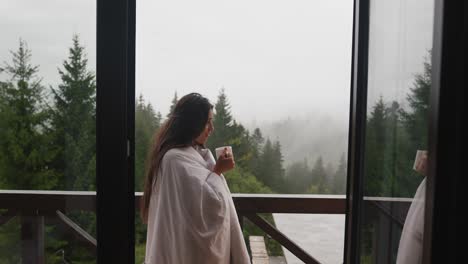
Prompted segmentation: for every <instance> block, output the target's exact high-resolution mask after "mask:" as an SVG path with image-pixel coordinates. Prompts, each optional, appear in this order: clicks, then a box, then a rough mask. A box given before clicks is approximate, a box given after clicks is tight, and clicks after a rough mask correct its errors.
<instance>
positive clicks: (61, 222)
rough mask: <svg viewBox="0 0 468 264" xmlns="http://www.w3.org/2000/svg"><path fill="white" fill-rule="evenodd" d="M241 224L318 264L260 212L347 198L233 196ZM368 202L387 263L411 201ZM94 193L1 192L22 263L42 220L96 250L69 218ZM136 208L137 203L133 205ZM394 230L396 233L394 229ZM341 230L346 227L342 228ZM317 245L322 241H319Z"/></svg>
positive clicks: (334, 206) (323, 206)
mask: <svg viewBox="0 0 468 264" xmlns="http://www.w3.org/2000/svg"><path fill="white" fill-rule="evenodd" d="M141 195H142V194H141V193H135V197H136V200H135V203H136V204H138V203H139V198H140V197H141ZM233 200H234V203H235V206H236V209H237V212H238V215H239V220H240V223H241V226H242V225H243V224H244V222H245V221H250V222H252V223H253V224H255V225H256V226H258V227H259V228H260V229H262V230H263V231H264V232H265V234H266V235H268V236H269V237H271V238H272V239H274V240H276V241H277V242H279V243H280V244H281V245H282V246H283V247H284V248H286V249H287V250H289V251H290V252H291V253H292V254H294V255H295V256H296V257H297V258H299V259H300V260H302V261H303V262H304V263H320V262H319V261H318V260H317V259H316V258H314V256H311V255H310V254H309V253H308V252H306V251H305V250H304V249H302V248H301V247H300V246H299V245H298V244H296V243H295V242H294V241H292V240H291V239H290V238H288V237H287V236H286V235H285V234H284V233H283V232H281V231H280V230H278V229H277V228H276V227H274V226H272V225H271V224H270V223H268V222H267V221H265V220H264V219H263V218H262V217H261V216H259V215H258V214H259V213H285V214H345V212H346V198H345V196H343V195H254V194H233ZM364 202H365V203H368V204H371V205H372V206H371V207H368V208H372V209H371V210H368V212H365V214H366V217H367V219H374V220H375V222H374V224H376V228H375V230H376V232H374V233H373V235H374V236H378V239H374V240H373V241H379V245H377V247H376V248H377V249H381V250H377V251H375V252H374V254H373V255H372V256H371V258H372V259H374V260H375V261H376V263H391V258H392V256H391V254H389V252H392V251H391V250H390V251H389V250H388V249H389V247H394V244H395V241H396V242H397V243H396V245H397V246H398V240H399V237H398V236H395V233H398V231H401V228H402V226H403V223H404V219H405V217H406V213H407V211H408V208H409V205H410V203H411V199H405V198H385V197H365V198H364ZM95 204H96V193H95V192H74V191H16V190H15V191H13V190H6V191H5V190H4V191H0V208H1V209H4V210H6V212H4V213H3V214H1V215H0V225H3V224H5V223H7V222H9V221H10V220H12V219H13V218H15V217H19V218H20V223H21V238H22V244H21V255H22V261H23V263H45V260H44V240H45V237H44V232H45V229H44V227H45V224H51V225H55V226H57V227H59V228H60V230H62V231H63V232H64V233H67V234H69V235H71V236H73V238H74V239H75V240H76V241H78V242H79V243H81V244H82V245H83V246H85V247H86V248H87V249H88V250H89V251H90V252H91V253H92V254H96V246H97V241H96V239H95V238H94V237H92V236H91V235H89V234H88V233H87V232H86V231H85V230H83V229H82V228H81V227H80V226H79V225H77V224H76V223H74V222H73V221H72V220H71V219H70V218H68V217H67V213H68V212H71V211H74V210H81V211H90V212H94V211H95V210H96V208H95ZM136 208H138V206H136ZM395 231H397V232H395ZM343 232H344V230H343ZM317 243H320V241H317Z"/></svg>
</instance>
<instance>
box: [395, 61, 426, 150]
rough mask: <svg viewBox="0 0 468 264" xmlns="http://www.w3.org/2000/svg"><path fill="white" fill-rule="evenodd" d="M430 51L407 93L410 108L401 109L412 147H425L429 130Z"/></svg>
mask: <svg viewBox="0 0 468 264" xmlns="http://www.w3.org/2000/svg"><path fill="white" fill-rule="evenodd" d="M431 56H432V53H431V52H429V55H428V57H427V58H426V61H425V62H424V71H423V73H420V74H417V75H416V78H415V81H414V83H413V87H412V88H410V93H409V94H408V95H407V100H408V102H409V106H410V110H409V111H408V112H407V111H404V110H402V111H401V114H402V118H403V122H404V124H405V126H406V129H407V131H408V133H409V137H410V141H411V148H412V149H427V144H428V130H429V124H428V121H429V112H428V111H429V93H430V89H431V83H432V82H431V71H432V67H431V64H430V59H431Z"/></svg>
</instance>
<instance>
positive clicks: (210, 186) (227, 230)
mask: <svg viewBox="0 0 468 264" xmlns="http://www.w3.org/2000/svg"><path fill="white" fill-rule="evenodd" d="M213 130H214V128H213V106H212V105H211V104H210V102H209V101H208V99H206V98H204V97H202V96H201V95H200V94H197V93H191V94H188V95H186V96H184V97H182V98H180V100H179V101H178V102H177V104H176V106H175V108H174V110H173V112H172V113H171V115H170V117H169V119H168V120H167V121H166V122H165V123H164V124H163V126H162V127H161V129H160V131H159V132H158V133H157V135H156V140H155V142H154V146H153V147H152V149H151V153H150V156H149V159H148V167H147V172H146V179H145V187H144V194H143V198H142V204H141V213H142V218H143V221H144V222H145V223H147V225H148V231H147V240H146V257H145V263H146V264H155V263H157V264H172V263H174V264H185V263H206V264H210V263H213V264H214V263H216V264H218V263H236V264H237V263H240V264H242V263H250V258H249V256H248V253H247V248H246V245H245V242H244V238H243V235H242V231H241V229H240V226H239V221H238V219H237V214H236V210H235V207H234V203H233V201H232V197H231V193H230V191H229V188H228V186H227V183H226V180H225V179H224V176H223V174H222V173H224V172H226V171H229V170H231V169H232V168H233V167H234V160H233V157H232V155H231V154H230V153H228V152H227V151H226V150H225V151H224V153H223V155H222V156H221V157H220V158H219V159H218V160H217V161H216V162H215V160H214V158H213V155H212V154H211V152H210V151H209V150H208V149H206V148H205V147H204V145H205V143H206V141H207V139H208V137H209V136H210V134H211V133H212V132H213Z"/></svg>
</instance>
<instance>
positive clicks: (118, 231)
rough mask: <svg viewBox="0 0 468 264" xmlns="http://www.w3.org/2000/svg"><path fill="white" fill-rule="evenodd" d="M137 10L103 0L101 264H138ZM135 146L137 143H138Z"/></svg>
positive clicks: (119, 0)
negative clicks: (135, 141) (135, 158)
mask: <svg viewBox="0 0 468 264" xmlns="http://www.w3.org/2000/svg"><path fill="white" fill-rule="evenodd" d="M134 8H135V5H134V1H130V0H97V36H96V39H97V58H96V59H97V63H96V80H97V98H96V99H97V104H96V109H97V124H96V125H97V158H96V159H97V160H96V163H97V164H96V166H97V175H96V187H97V199H96V203H97V204H96V211H97V212H96V213H97V242H98V244H97V260H98V263H101V264H106V263H133V262H134V209H135V206H134V184H133V177H132V176H133V174H129V172H132V168H133V165H132V164H131V163H132V162H131V161H132V157H133V154H132V153H131V152H133V149H131V148H130V141H129V139H130V138H132V139H133V133H132V131H133V117H132V114H131V112H133V111H134V110H133V108H132V107H133V103H131V104H129V101H130V100H131V101H132V102H133V100H134V84H133V83H134V69H135V66H134V63H135V62H134V61H135V59H134V56H135V55H134V48H135V46H134V41H135V39H134V27H135V22H134V19H135V15H134V13H135V10H134ZM132 143H133V142H132Z"/></svg>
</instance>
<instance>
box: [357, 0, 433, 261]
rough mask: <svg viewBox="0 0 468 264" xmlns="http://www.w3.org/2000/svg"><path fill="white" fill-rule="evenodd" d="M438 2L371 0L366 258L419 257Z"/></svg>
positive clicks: (364, 228)
mask: <svg viewBox="0 0 468 264" xmlns="http://www.w3.org/2000/svg"><path fill="white" fill-rule="evenodd" d="M433 6H434V3H433V1H432V0H417V1H370V24H369V61H368V63H369V64H368V67H369V68H368V69H369V70H368V98H367V123H366V139H365V140H366V141H365V172H364V200H363V201H362V203H363V205H362V206H363V208H364V209H363V218H362V219H363V223H362V226H361V240H360V250H361V263H379V264H380V263H395V262H397V258H398V259H399V261H398V263H421V262H420V260H418V256H421V253H422V246H421V243H422V230H423V226H424V222H423V219H424V210H423V208H424V199H425V178H424V177H425V176H424V175H425V172H424V168H422V167H421V166H420V165H425V161H426V159H425V158H424V157H423V158H422V159H421V163H418V164H417V166H416V167H414V165H416V163H417V162H415V159H416V154H417V153H418V151H419V150H422V151H425V150H427V143H428V142H427V141H428V112H427V111H428V104H429V89H430V85H431V79H430V77H431V65H430V59H431V48H432V31H433ZM426 154H427V153H426ZM421 157H422V156H421ZM418 162H419V161H418ZM413 198H414V199H413ZM410 207H411V208H410ZM408 210H409V211H408ZM405 219H406V224H405ZM403 228H404V231H403V233H402V230H403ZM400 238H401V239H400ZM410 255H411V256H410ZM418 261H419V262H418Z"/></svg>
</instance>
